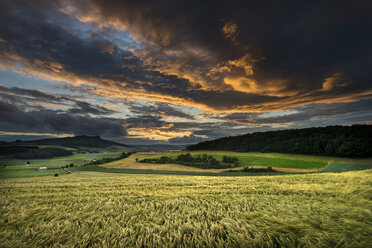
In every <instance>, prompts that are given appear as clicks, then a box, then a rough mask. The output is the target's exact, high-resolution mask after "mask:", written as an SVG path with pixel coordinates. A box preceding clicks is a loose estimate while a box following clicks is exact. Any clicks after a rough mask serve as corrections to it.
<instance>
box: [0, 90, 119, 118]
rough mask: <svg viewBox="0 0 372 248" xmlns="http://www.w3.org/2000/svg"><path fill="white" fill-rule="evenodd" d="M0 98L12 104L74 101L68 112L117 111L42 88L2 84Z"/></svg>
mask: <svg viewBox="0 0 372 248" xmlns="http://www.w3.org/2000/svg"><path fill="white" fill-rule="evenodd" d="M0 98H1V99H3V100H7V101H8V102H11V103H12V104H16V105H20V104H21V105H23V106H31V105H30V102H32V101H37V102H44V103H57V104H61V105H66V106H68V107H70V103H69V102H72V103H73V104H74V105H75V107H73V108H70V109H69V111H68V112H70V113H73V114H84V115H87V114H93V115H110V114H114V113H116V111H114V110H110V109H107V108H105V107H102V106H99V105H94V104H90V103H88V102H84V101H80V100H76V99H75V98H73V97H70V96H59V95H55V94H50V93H46V92H44V91H41V90H34V89H25V88H20V87H7V86H4V85H1V84H0ZM33 107H34V108H35V107H36V108H38V107H39V108H41V106H33Z"/></svg>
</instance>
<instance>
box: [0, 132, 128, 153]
mask: <svg viewBox="0 0 372 248" xmlns="http://www.w3.org/2000/svg"><path fill="white" fill-rule="evenodd" d="M1 146H43V147H45V146H51V147H61V148H66V149H67V148H70V149H71V148H72V149H76V150H80V151H91V152H94V151H103V150H104V151H121V150H129V149H132V147H131V146H128V145H123V144H119V143H116V142H113V141H108V140H104V139H101V137H99V136H75V137H67V138H53V139H40V140H30V141H14V142H7V143H2V144H1Z"/></svg>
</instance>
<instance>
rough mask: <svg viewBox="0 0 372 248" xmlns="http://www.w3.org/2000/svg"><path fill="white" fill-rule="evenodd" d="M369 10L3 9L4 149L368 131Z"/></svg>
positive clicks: (0, 127) (108, 4) (76, 5)
mask: <svg viewBox="0 0 372 248" xmlns="http://www.w3.org/2000/svg"><path fill="white" fill-rule="evenodd" d="M371 9H372V2H371V1H346V0H339V1H327V0H326V1H324V0H322V1H265V0H259V1H251V0H247V1H194V0H187V1H183V0H179V1H174V0H157V1H142V0H135V1H131V0H125V1H119V0H76V1H65V0H55V1H48V0H46V1H42V0H32V1H29V0H12V1H7V0H0V140H4V141H12V140H17V139H22V140H30V139H37V138H53V137H69V136H76V135H99V136H101V137H102V138H105V139H109V140H113V141H117V142H120V143H124V144H129V145H143V144H192V143H197V142H200V141H204V140H210V139H215V138H219V137H224V136H233V135H239V134H245V133H251V132H257V131H268V130H280V129H292V128H306V127H320V126H328V125H352V124H356V123H359V124H360V123H367V124H371V123H372V111H371V109H372V108H371V105H372V70H371V68H372V15H371Z"/></svg>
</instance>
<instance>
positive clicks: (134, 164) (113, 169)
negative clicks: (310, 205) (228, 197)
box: [0, 151, 372, 178]
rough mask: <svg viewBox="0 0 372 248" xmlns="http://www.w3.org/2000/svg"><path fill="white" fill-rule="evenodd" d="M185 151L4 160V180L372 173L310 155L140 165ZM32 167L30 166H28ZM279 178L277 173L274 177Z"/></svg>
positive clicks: (362, 162) (356, 162)
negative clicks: (77, 175) (214, 164)
mask: <svg viewBox="0 0 372 248" xmlns="http://www.w3.org/2000/svg"><path fill="white" fill-rule="evenodd" d="M185 153H187V152H185V151H177V152H137V153H134V154H132V155H130V156H129V157H128V158H125V159H120V160H117V161H113V162H110V163H105V164H101V165H89V166H83V165H84V164H85V163H88V162H89V161H93V160H99V159H102V158H117V157H119V156H120V154H121V153H120V152H103V153H85V154H74V155H72V156H66V157H56V158H51V159H39V160H17V159H3V160H1V159H0V162H2V163H4V164H8V165H9V166H8V167H7V168H2V169H0V178H7V177H29V176H49V175H54V174H55V173H63V174H64V173H65V172H63V171H62V170H61V169H60V167H61V166H65V165H69V164H70V163H73V164H74V167H73V168H69V170H71V171H95V172H109V173H130V174H131V173H133V174H154V173H155V174H177V175H179V174H183V175H227V176H235V175H238V176H247V175H260V174H259V173H253V174H250V173H246V172H245V173H242V172H241V170H242V169H243V168H244V167H251V168H265V167H272V168H273V169H274V170H275V171H276V172H277V173H313V172H322V171H325V172H343V171H350V170H365V169H372V159H350V158H335V157H322V156H310V155H296V154H280V153H253V152H248V153H240V152H228V151H193V152H190V153H191V154H192V156H198V155H202V154H209V155H211V156H213V157H215V158H217V159H218V160H221V159H222V157H223V156H226V155H227V156H232V157H236V158H238V159H239V165H238V166H237V167H234V168H229V169H226V168H225V169H218V168H217V169H216V168H215V169H202V168H197V167H192V166H185V165H181V164H174V163H172V164H154V163H141V162H138V161H140V160H142V159H145V158H159V157H161V156H169V157H176V156H178V155H179V154H185ZM27 161H28V162H30V165H26V162H27ZM42 166H45V167H48V168H54V169H53V170H47V171H36V169H37V168H38V167H42ZM274 174H275V173H274Z"/></svg>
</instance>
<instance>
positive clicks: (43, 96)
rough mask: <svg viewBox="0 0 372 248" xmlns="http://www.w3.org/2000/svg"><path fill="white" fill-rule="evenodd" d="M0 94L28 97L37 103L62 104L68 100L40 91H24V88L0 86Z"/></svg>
mask: <svg viewBox="0 0 372 248" xmlns="http://www.w3.org/2000/svg"><path fill="white" fill-rule="evenodd" d="M0 92H3V93H6V94H12V95H18V96H22V97H25V96H28V97H32V98H35V99H37V100H39V101H46V102H62V101H66V100H70V98H68V97H63V96H58V95H52V94H49V93H46V92H43V91H41V90H34V89H26V88H20V87H7V86H5V85H1V84H0Z"/></svg>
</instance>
